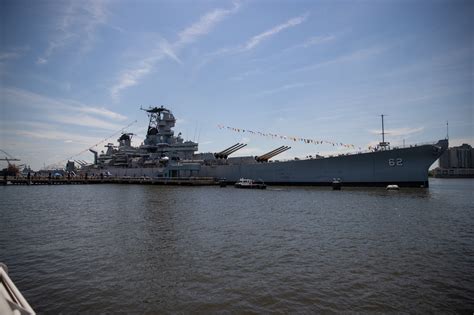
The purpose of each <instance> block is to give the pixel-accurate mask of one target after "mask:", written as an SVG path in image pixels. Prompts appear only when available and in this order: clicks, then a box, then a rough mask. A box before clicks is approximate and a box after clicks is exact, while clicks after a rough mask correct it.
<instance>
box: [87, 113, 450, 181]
mask: <svg viewBox="0 0 474 315" xmlns="http://www.w3.org/2000/svg"><path fill="white" fill-rule="evenodd" d="M142 110H144V111H146V113H147V114H148V116H149V124H148V129H147V132H146V138H145V140H144V141H143V143H142V144H141V145H140V146H138V147H134V146H132V137H133V136H134V135H133V134H131V133H122V135H121V136H120V138H119V139H118V140H117V141H118V145H114V144H113V143H108V144H107V145H106V146H105V147H106V150H105V151H102V152H101V153H100V154H99V153H98V152H97V151H95V150H92V149H91V150H90V151H91V152H92V153H93V154H94V163H93V164H92V165H90V166H87V167H85V168H84V169H83V171H85V172H95V173H96V174H97V173H100V174H106V175H107V176H114V177H129V176H130V177H141V176H144V177H149V178H199V177H212V178H214V179H216V181H221V182H222V181H225V182H227V183H235V182H237V181H239V179H240V178H249V179H258V180H262V181H264V182H265V183H266V184H267V185H331V183H332V182H333V180H334V179H335V178H337V179H338V180H340V181H341V182H342V183H343V185H345V186H387V185H398V186H400V187H425V188H426V187H428V186H429V183H428V169H429V167H430V166H431V165H432V164H433V163H434V162H435V161H436V160H437V159H438V158H439V157H440V156H441V154H443V152H444V151H445V150H446V149H447V148H448V140H447V139H443V140H439V141H437V142H435V143H430V144H423V145H421V144H420V145H413V146H409V147H391V146H390V143H389V142H386V141H385V138H384V135H385V134H384V132H383V116H382V142H380V143H379V144H378V146H377V147H375V148H374V149H373V150H370V151H367V152H355V153H351V154H340V155H337V156H328V157H323V156H316V157H308V158H305V159H298V158H295V159H293V160H285V161H278V160H274V159H273V158H274V157H276V156H277V155H279V154H281V153H283V152H285V151H288V150H290V149H291V147H289V146H281V147H279V148H276V149H274V150H272V151H270V152H268V153H266V154H262V155H260V156H238V157H231V156H230V155H232V154H234V153H236V152H237V151H239V150H240V149H242V148H244V147H245V146H246V144H243V143H237V144H234V145H232V146H230V147H228V148H226V149H224V150H222V151H220V152H209V153H198V152H197V151H198V143H196V142H193V141H184V139H183V138H182V137H181V133H178V135H177V136H175V135H174V131H173V128H174V126H175V122H176V119H175V117H174V115H173V114H172V112H171V111H170V110H169V109H167V108H165V107H163V106H161V107H150V108H148V109H142Z"/></svg>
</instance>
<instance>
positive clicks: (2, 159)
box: [0, 149, 20, 166]
mask: <svg viewBox="0 0 474 315" xmlns="http://www.w3.org/2000/svg"><path fill="white" fill-rule="evenodd" d="M0 151H1V152H3V153H5V157H4V158H0V161H7V163H8V166H10V165H11V163H10V161H20V159H16V158H14V157H13V156H11V155H10V154H8V153H7V152H6V151H3V150H2V149H0Z"/></svg>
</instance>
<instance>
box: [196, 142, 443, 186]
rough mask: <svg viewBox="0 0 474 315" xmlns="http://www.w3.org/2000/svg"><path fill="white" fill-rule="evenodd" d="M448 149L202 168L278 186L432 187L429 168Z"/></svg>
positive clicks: (214, 173)
mask: <svg viewBox="0 0 474 315" xmlns="http://www.w3.org/2000/svg"><path fill="white" fill-rule="evenodd" d="M447 147H448V142H447V140H441V141H439V142H438V143H437V144H436V145H421V146H415V147H409V148H400V149H392V150H385V151H377V152H370V153H361V154H353V155H343V156H337V157H328V158H322V159H308V160H295V161H285V162H270V163H257V164H251V165H244V164H240V165H239V164H236V165H210V166H202V167H201V172H200V174H202V175H203V176H212V177H217V178H226V180H228V181H230V182H235V181H237V180H238V179H239V178H241V177H243V178H252V179H262V180H263V181H265V183H267V184H278V185H329V184H331V183H332V181H333V180H334V178H340V179H341V181H342V183H343V185H352V186H386V185H389V184H397V185H399V186H405V187H407V186H410V187H428V170H429V167H430V166H431V165H432V164H433V163H434V162H435V161H436V160H437V159H438V158H439V157H440V155H441V154H442V153H443V152H444V151H445V150H446V148H447Z"/></svg>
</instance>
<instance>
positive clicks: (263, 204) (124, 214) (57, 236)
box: [0, 179, 474, 314]
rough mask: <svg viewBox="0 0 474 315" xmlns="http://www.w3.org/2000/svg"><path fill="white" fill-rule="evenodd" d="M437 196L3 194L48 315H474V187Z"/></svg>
mask: <svg viewBox="0 0 474 315" xmlns="http://www.w3.org/2000/svg"><path fill="white" fill-rule="evenodd" d="M430 185H431V187H430V188H429V189H413V188H410V189H408V188H407V189H402V190H400V191H386V190H384V189H380V188H345V187H343V189H342V190H341V191H332V190H331V189H330V188H328V187H326V188H324V187H269V188H268V189H267V190H263V191H262V190H240V189H235V188H233V187H227V188H219V187H165V186H140V185H71V186H67V185H64V186H29V187H28V186H16V187H13V186H6V187H0V200H1V204H0V261H3V262H4V263H6V264H7V265H8V267H9V274H10V277H11V278H12V279H13V281H15V283H16V284H17V286H18V287H19V289H20V290H21V291H22V293H23V294H24V296H25V297H26V299H27V300H28V301H29V302H30V304H31V305H32V307H33V308H34V309H35V310H36V311H37V312H39V313H60V312H62V313H77V312H89V313H117V312H123V313H132V314H141V313H196V312H197V313H209V312H222V311H224V312H232V313H268V312H280V313H287V312H293V313H295V312H297V313H302V312H347V311H350V312H363V313H366V312H371V311H375V312H443V313H445V312H466V313H469V314H472V312H473V311H474V203H473V197H472V192H473V191H474V189H473V188H474V180H469V179H465V180H461V179H430Z"/></svg>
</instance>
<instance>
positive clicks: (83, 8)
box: [36, 0, 107, 65]
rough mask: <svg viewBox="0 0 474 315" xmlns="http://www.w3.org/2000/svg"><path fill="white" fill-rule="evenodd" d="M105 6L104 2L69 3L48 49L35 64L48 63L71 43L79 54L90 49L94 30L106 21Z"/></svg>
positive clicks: (101, 0) (98, 0) (93, 0)
mask: <svg viewBox="0 0 474 315" xmlns="http://www.w3.org/2000/svg"><path fill="white" fill-rule="evenodd" d="M105 4H106V0H88V1H71V2H70V3H69V5H68V6H67V7H66V8H65V12H64V13H63V15H62V16H61V19H60V20H59V22H58V24H57V26H56V31H55V32H54V34H52V35H51V39H50V40H49V43H48V47H47V48H46V49H45V51H44V52H43V54H41V55H40V56H39V57H38V58H37V60H36V63H37V64H38V65H43V64H46V63H48V62H49V59H50V58H51V56H52V55H53V54H54V53H55V52H56V51H57V50H59V49H61V48H62V47H65V46H68V45H71V44H73V43H77V44H78V45H79V47H80V48H79V49H78V50H79V51H81V52H86V51H89V50H90V49H92V45H93V43H94V41H95V30H96V28H97V27H98V26H99V25H101V24H105V22H106V20H107V12H106V6H105Z"/></svg>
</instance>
